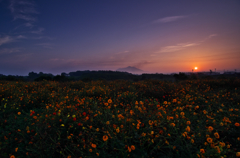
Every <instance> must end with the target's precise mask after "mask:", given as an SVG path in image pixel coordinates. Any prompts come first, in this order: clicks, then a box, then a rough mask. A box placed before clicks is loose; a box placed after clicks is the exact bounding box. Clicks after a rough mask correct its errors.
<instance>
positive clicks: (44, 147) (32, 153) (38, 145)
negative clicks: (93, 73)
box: [0, 79, 240, 158]
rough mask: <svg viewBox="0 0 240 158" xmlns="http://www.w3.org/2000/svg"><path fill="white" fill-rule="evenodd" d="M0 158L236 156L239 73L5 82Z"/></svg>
mask: <svg viewBox="0 0 240 158" xmlns="http://www.w3.org/2000/svg"><path fill="white" fill-rule="evenodd" d="M0 102H1V107H0V123H1V126H0V157H10V158H14V157H16V158H26V157H36V158H40V157H45V158H48V157H49V158H50V157H68V158H70V157H72V158H75V157H82V158H88V157H114V158H115V157H116V158H117V157H118V158H123V157H137V158H138V157H144V158H145V157H151V158H152V157H184V158H186V157H188V158H190V157H238V156H240V115H239V114H240V111H239V107H240V105H239V103H240V79H231V80H230V79H225V80H220V79H219V80H192V81H181V82H175V83H173V82H163V81H156V80H148V81H139V82H131V81H124V80H118V81H92V82H82V81H75V82H63V83H60V82H51V81H43V82H6V81H1V82H0Z"/></svg>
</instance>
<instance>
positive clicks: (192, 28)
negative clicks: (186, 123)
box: [0, 0, 240, 75]
mask: <svg viewBox="0 0 240 158" xmlns="http://www.w3.org/2000/svg"><path fill="white" fill-rule="evenodd" d="M127 66H134V67H136V68H139V69H141V70H144V71H145V72H149V73H150V72H151V73H156V72H157V73H172V72H191V71H192V69H193V68H194V67H198V70H196V71H209V70H210V69H212V70H214V71H215V68H216V70H217V71H223V70H229V71H230V70H231V71H235V69H236V70H237V71H240V1H239V0H230V1H228V0H201V1H195V0H194V1H191V0H181V1H180V0H171V1H168V0H35V1H34V0H0V74H4V75H28V73H29V72H31V71H33V72H37V73H38V72H44V73H52V74H54V75H56V74H61V72H66V73H68V72H72V71H77V70H114V71H115V70H116V69H118V68H124V67H127Z"/></svg>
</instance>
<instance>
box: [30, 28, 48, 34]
mask: <svg viewBox="0 0 240 158" xmlns="http://www.w3.org/2000/svg"><path fill="white" fill-rule="evenodd" d="M44 30H45V29H44V28H42V27H40V28H38V29H37V30H35V31H31V33H33V34H41V33H42V32H43V31H44Z"/></svg>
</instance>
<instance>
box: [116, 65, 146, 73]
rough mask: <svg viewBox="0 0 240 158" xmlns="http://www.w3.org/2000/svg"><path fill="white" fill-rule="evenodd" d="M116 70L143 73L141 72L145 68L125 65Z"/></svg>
mask: <svg viewBox="0 0 240 158" xmlns="http://www.w3.org/2000/svg"><path fill="white" fill-rule="evenodd" d="M116 71H121V72H129V73H132V74H141V73H143V72H144V71H143V70H141V69H138V68H136V67H132V66H128V67H125V68H119V69H117V70H116Z"/></svg>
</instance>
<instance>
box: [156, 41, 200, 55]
mask: <svg viewBox="0 0 240 158" xmlns="http://www.w3.org/2000/svg"><path fill="white" fill-rule="evenodd" d="M199 44H200V43H179V44H177V45H173V46H166V47H163V48H161V49H160V51H159V53H167V52H176V51H179V50H182V49H185V48H187V47H192V46H196V45H199Z"/></svg>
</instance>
